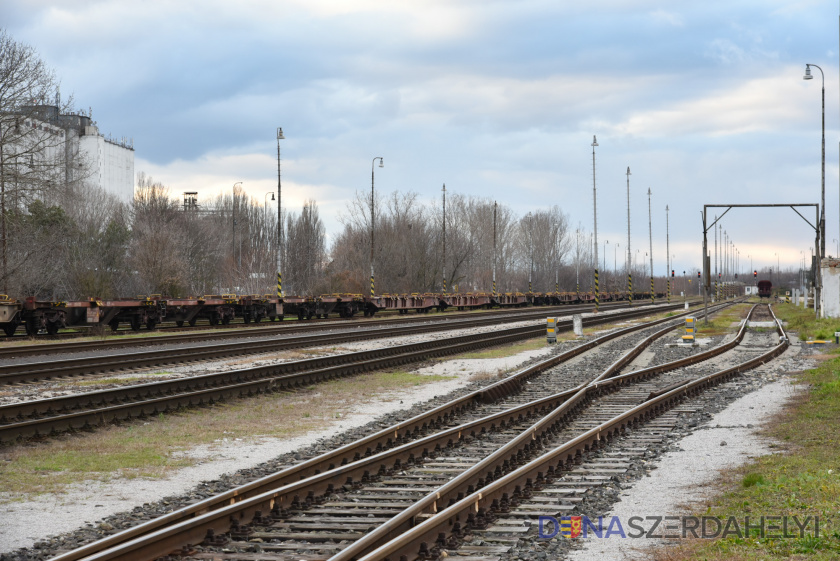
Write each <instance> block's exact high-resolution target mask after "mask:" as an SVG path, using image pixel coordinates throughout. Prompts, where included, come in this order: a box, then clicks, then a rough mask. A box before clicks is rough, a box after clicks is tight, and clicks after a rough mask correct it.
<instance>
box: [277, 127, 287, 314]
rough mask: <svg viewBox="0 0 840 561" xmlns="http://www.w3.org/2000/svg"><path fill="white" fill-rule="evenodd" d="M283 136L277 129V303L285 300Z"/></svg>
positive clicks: (279, 129)
mask: <svg viewBox="0 0 840 561" xmlns="http://www.w3.org/2000/svg"><path fill="white" fill-rule="evenodd" d="M285 138H286V137H285V136H283V128H282V127H277V263H276V265H277V301H278V305H279V304H280V299H281V298H283V274H282V270H283V269H282V267H283V198H282V195H283V190H282V189H281V185H280V141H281V140H284V139H285Z"/></svg>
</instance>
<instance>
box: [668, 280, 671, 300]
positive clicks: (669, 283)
mask: <svg viewBox="0 0 840 561" xmlns="http://www.w3.org/2000/svg"><path fill="white" fill-rule="evenodd" d="M668 303H669V304H670V303H671V279H668Z"/></svg>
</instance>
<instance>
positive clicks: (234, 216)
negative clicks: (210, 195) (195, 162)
mask: <svg viewBox="0 0 840 561" xmlns="http://www.w3.org/2000/svg"><path fill="white" fill-rule="evenodd" d="M237 185H242V182H241V181H237V182H236V183H234V184H233V200H232V202H231V207H230V208H231V211H230V216H231V218H232V219H233V220H232V221H233V232H232V233H233V240H232V241H233V243H232V244H231V250H232V251H233V254H232V255H233V260H234V263H235V262H236V186H237ZM239 266H240V267H241V266H242V255H240V256H239Z"/></svg>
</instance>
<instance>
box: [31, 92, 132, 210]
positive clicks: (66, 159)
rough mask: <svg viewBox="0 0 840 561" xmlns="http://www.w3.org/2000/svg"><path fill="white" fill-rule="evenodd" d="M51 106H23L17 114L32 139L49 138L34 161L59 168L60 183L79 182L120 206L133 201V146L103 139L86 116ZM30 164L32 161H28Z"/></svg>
mask: <svg viewBox="0 0 840 561" xmlns="http://www.w3.org/2000/svg"><path fill="white" fill-rule="evenodd" d="M59 106H60V103H59V99H58V97H56V104H55V105H35V106H26V107H23V108H22V110H21V116H22V119H23V122H22V123H20V125H22V126H23V127H26V128H27V129H30V130H32V134H33V135H36V136H37V135H38V134H41V135H44V134H46V135H49V136H50V137H52V141H49V142H42V143H41V146H42V147H43V148H42V149H41V150H40V151H37V150H36V154H35V156H34V158H35V159H36V160H41V161H42V162H54V163H56V165H60V166H63V168H64V169H63V171H64V178H63V179H64V181H65V182H66V183H68V184H69V183H72V182H75V181H79V180H81V183H82V184H83V185H90V186H97V187H100V188H101V189H104V190H105V191H106V192H108V193H112V194H114V195H116V196H117V197H118V198H119V199H120V200H121V201H123V202H126V203H128V202H131V201H132V200H133V199H134V143H133V140H131V139H127V138H120V139H115V138H111V137H106V136H105V135H103V134H102V133H101V132H100V131H99V127H98V126H97V124H96V122H95V121H93V120H92V119H91V117H90V115H83V114H77V113H69V114H62V113H60V111H59ZM29 161H30V162H31V161H32V158H30V159H29Z"/></svg>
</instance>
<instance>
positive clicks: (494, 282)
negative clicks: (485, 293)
mask: <svg viewBox="0 0 840 561" xmlns="http://www.w3.org/2000/svg"><path fill="white" fill-rule="evenodd" d="M495 295H496V281H495V280H494V281H493V296H495Z"/></svg>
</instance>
